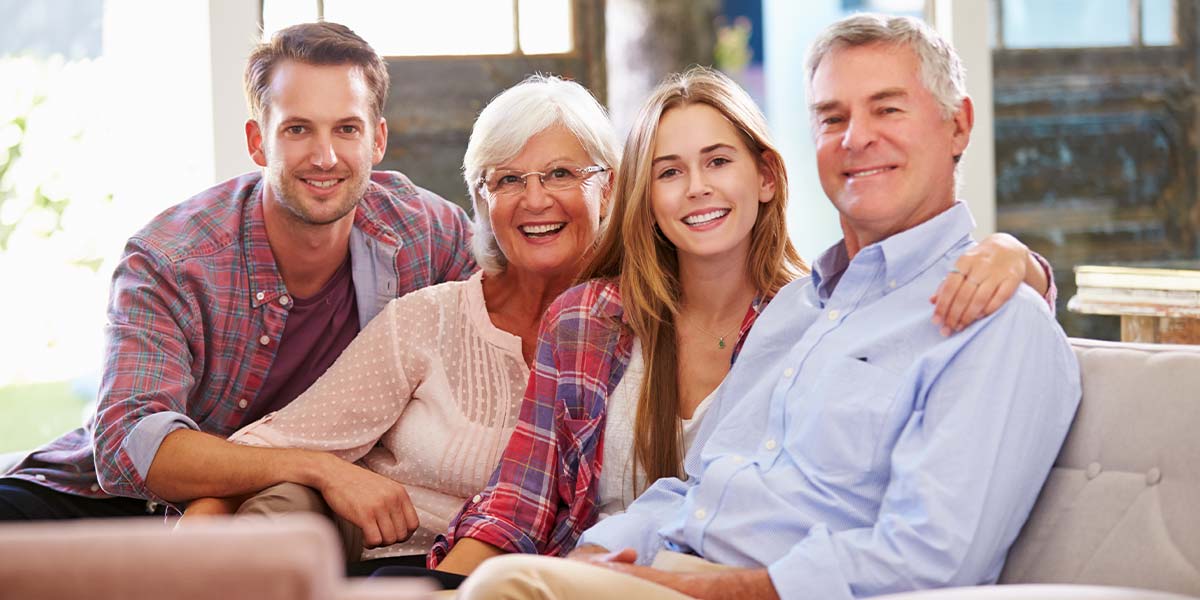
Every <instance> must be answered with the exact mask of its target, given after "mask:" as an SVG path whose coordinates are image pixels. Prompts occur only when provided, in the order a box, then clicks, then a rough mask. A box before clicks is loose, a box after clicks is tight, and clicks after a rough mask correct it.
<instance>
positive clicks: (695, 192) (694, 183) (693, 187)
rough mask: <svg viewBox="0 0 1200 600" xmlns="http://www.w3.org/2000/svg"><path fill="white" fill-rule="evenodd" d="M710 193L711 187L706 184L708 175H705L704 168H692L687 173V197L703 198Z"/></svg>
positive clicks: (692, 198) (690, 198)
mask: <svg viewBox="0 0 1200 600" xmlns="http://www.w3.org/2000/svg"><path fill="white" fill-rule="evenodd" d="M710 194H712V187H711V186H709V185H708V177H706V176H705V174H704V169H692V170H691V171H690V172H689V173H688V189H687V197H688V199H689V200H694V199H696V198H703V197H705V196H708V195H710Z"/></svg>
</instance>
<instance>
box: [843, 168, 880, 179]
mask: <svg viewBox="0 0 1200 600" xmlns="http://www.w3.org/2000/svg"><path fill="white" fill-rule="evenodd" d="M887 170H888V167H880V168H878V169H871V170H869V171H859V172H857V173H850V177H870V176H872V175H878V174H880V173H882V172H884V171H887Z"/></svg>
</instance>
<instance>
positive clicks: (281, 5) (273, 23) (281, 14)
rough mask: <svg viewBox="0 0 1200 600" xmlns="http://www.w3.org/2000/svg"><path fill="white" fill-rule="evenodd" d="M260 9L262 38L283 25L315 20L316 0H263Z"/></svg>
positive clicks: (269, 35)
mask: <svg viewBox="0 0 1200 600" xmlns="http://www.w3.org/2000/svg"><path fill="white" fill-rule="evenodd" d="M262 11H263V39H264V40H269V39H271V36H272V35H274V33H275V32H276V31H279V30H280V29H283V28H284V27H288V26H291V25H295V24H297V23H311V22H313V21H316V20H317V2H316V0H265V1H264V2H263V9H262Z"/></svg>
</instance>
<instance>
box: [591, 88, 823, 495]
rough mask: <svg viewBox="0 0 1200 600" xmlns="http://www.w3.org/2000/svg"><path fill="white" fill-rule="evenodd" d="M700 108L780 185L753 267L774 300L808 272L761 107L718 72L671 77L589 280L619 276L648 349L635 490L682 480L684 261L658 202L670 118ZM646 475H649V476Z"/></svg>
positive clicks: (629, 148)
mask: <svg viewBox="0 0 1200 600" xmlns="http://www.w3.org/2000/svg"><path fill="white" fill-rule="evenodd" d="M691 104H705V105H708V106H711V107H712V108H714V109H716V110H717V111H718V112H720V113H721V114H722V115H723V116H724V117H725V118H726V119H727V120H728V121H729V122H730V123H731V124H732V125H733V126H734V128H736V129H737V130H738V132H739V134H740V135H741V137H742V141H743V142H744V143H745V144H746V147H747V148H748V149H749V150H750V152H751V153H752V155H753V156H758V157H761V158H760V159H759V168H760V169H766V170H768V171H770V173H771V175H773V176H774V179H775V195H774V197H772V198H771V200H770V201H768V202H763V203H759V205H758V217H757V220H756V221H755V223H754V227H753V229H751V231H750V237H751V240H750V255H749V258H748V264H747V265H746V268H747V270H748V273H749V275H750V280H751V282H752V283H753V284H754V287H755V289H756V290H757V291H758V293H759V294H760V295H763V296H773V295H774V294H775V292H777V291H778V290H779V288H781V287H783V286H784V285H785V284H787V283H788V282H789V281H791V280H793V279H795V278H796V277H798V276H799V275H801V274H803V273H806V272H807V270H808V267H807V266H806V265H805V264H804V261H803V260H801V259H800V255H799V253H797V252H796V249H795V247H793V246H792V243H791V241H790V240H789V239H788V235H787V222H786V214H787V190H788V183H787V171H786V170H785V169H784V166H783V159H782V158H781V157H780V155H779V152H778V151H777V150H776V149H775V146H774V144H772V143H771V140H770V137H769V136H768V135H767V123H766V119H765V118H764V117H763V115H762V112H761V111H760V110H759V109H758V106H757V105H755V103H754V100H752V99H751V98H750V95H749V94H747V93H746V91H745V90H743V89H742V88H741V87H740V86H738V85H737V84H736V83H734V82H733V81H732V80H731V79H729V78H728V77H726V76H725V75H722V74H721V73H719V72H717V71H713V70H711V69H706V68H703V67H693V68H692V69H689V70H688V71H686V72H684V73H679V74H675V75H672V76H670V77H668V78H667V79H666V80H664V81H663V82H662V83H661V84H659V86H658V87H657V88H655V90H654V92H653V93H652V94H651V96H650V98H649V100H647V101H646V104H645V106H643V107H642V110H641V112H640V113H639V114H638V117H637V121H636V122H635V123H634V125H633V129H632V130H630V133H629V137H628V138H627V139H626V141H625V150H624V153H623V156H622V161H621V165H622V168H621V170H620V171H619V172H618V174H617V179H616V183H615V192H616V193H615V195H614V197H613V206H612V212H611V216H610V225H609V227H608V228H607V229H606V230H605V232H604V234H603V236H602V237H601V239H600V242H599V245H598V247H597V249H596V252H595V254H594V255H593V256H592V259H591V260H590V261H589V263H588V265H587V266H586V267H585V268H584V269H583V272H582V273H581V274H580V280H581V281H586V280H588V279H593V278H597V277H604V278H610V279H614V280H616V281H617V282H618V285H619V287H620V290H621V300H622V303H623V304H624V308H625V317H626V319H627V320H628V322H629V325H630V327H631V328H632V329H633V333H634V334H635V335H637V337H638V339H639V340H641V343H642V354H643V356H644V357H645V362H646V376H645V380H644V382H643V385H642V388H641V391H640V392H639V393H638V399H637V412H636V415H637V416H636V421H635V426H634V446H633V456H634V474H633V482H634V489H635V490H638V491H639V492H640V490H641V489H643V488H644V487H645V485H648V484H649V483H651V482H653V481H654V480H656V479H659V478H661V477H675V476H679V475H680V471H681V469H680V467H681V465H682V463H683V456H682V452H681V450H682V447H683V436H682V431H681V428H680V426H679V380H678V373H679V365H678V344H677V340H676V337H675V336H676V328H675V319H676V317H677V315H678V314H679V309H680V288H679V259H678V256H677V254H676V251H675V246H674V245H673V244H671V242H670V241H668V240H667V239H666V237H664V236H663V235H662V234H659V233H656V227H655V220H654V214H653V211H652V207H651V203H650V185H651V172H650V167H651V164H650V163H651V161H652V160H653V153H654V145H655V142H656V139H657V137H658V126H659V122H660V121H661V119H662V116H663V114H664V113H666V112H667V111H668V110H671V109H673V108H677V107H681V106H687V105H691ZM639 472H640V473H641V474H642V475H643V477H641V478H639Z"/></svg>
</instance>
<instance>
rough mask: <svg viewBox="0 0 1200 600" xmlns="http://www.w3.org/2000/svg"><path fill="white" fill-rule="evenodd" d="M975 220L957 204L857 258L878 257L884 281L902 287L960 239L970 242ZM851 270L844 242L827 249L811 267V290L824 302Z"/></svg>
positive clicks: (863, 251)
mask: <svg viewBox="0 0 1200 600" xmlns="http://www.w3.org/2000/svg"><path fill="white" fill-rule="evenodd" d="M974 229H975V219H973V218H972V217H971V211H970V210H969V209H968V208H967V205H966V204H965V203H964V202H962V201H961V200H960V201H956V202H955V203H954V204H953V205H951V206H950V208H948V209H946V210H944V211H942V212H941V213H939V214H937V215H935V216H934V217H933V218H931V219H929V220H928V221H925V222H924V223H921V224H920V225H917V226H916V227H912V228H910V229H906V230H904V231H901V232H900V233H897V234H895V235H893V236H891V237H889V238H887V239H884V240H881V241H879V242H876V243H874V244H871V245H870V246H867V247H866V248H863V249H862V250H860V251H859V253H858V255H856V256H855V259H856V260H858V259H859V257H872V256H876V255H878V256H881V257H882V259H883V267H884V269H885V271H884V279H883V280H884V281H885V282H889V283H894V284H895V285H896V286H903V285H904V284H905V283H908V282H909V281H911V280H912V279H913V278H914V277H916V276H917V275H919V274H921V273H922V272H924V271H925V270H926V269H928V268H929V267H930V266H931V265H932V264H933V263H934V262H936V261H937V260H939V259H941V257H942V256H944V255H945V254H946V253H947V252H949V251H950V249H952V248H953V247H955V246H956V245H958V244H960V243H961V242H962V241H963V239H965V238H970V236H971V231H973V230H974ZM848 266H850V259H849V255H848V254H847V252H846V242H845V240H844V239H843V240H840V241H838V243H836V244H834V245H833V246H830V247H829V249H828V250H826V251H825V252H823V253H821V256H820V257H818V258H817V260H816V262H815V263H813V268H812V279H813V287H814V288H815V289H816V290H817V292H818V294H819V295H820V297H821V298H823V299H828V298H829V296H830V295H831V294H832V292H833V289H832V287H833V286H834V285H836V284H837V281H838V280H839V279H840V278H841V275H842V273H843V272H844V271H845V270H846V268H847V267H848Z"/></svg>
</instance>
